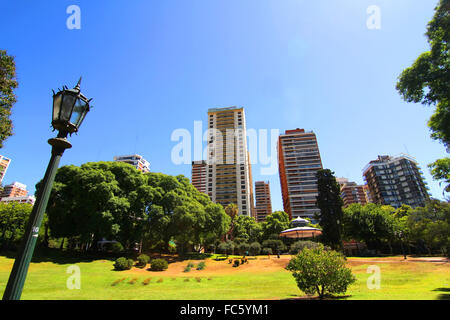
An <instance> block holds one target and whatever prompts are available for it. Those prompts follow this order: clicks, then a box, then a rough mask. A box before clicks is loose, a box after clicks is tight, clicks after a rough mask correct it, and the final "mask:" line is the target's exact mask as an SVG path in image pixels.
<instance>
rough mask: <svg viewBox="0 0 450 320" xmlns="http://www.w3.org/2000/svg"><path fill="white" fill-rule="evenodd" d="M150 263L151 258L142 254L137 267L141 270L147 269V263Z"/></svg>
mask: <svg viewBox="0 0 450 320" xmlns="http://www.w3.org/2000/svg"><path fill="white" fill-rule="evenodd" d="M149 261H150V257H149V256H148V255H146V254H141V255H139V256H138V257H137V264H136V266H137V267H139V268H145V266H146V265H147V263H148V262H149Z"/></svg>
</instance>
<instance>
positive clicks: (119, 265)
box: [114, 257, 134, 271]
mask: <svg viewBox="0 0 450 320" xmlns="http://www.w3.org/2000/svg"><path fill="white" fill-rule="evenodd" d="M133 264H134V261H133V260H132V259H127V258H125V257H120V258H118V259H117V260H116V262H114V269H115V270H119V271H122V270H130V269H131V268H132V267H133Z"/></svg>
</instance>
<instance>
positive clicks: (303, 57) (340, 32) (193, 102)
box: [0, 0, 446, 211]
mask: <svg viewBox="0 0 450 320" xmlns="http://www.w3.org/2000/svg"><path fill="white" fill-rule="evenodd" d="M437 3H438V1H437V0H433V1H423V0H396V1H391V0H360V1H357V2H356V1H354V0H329V1H304V0H283V1H279V0H246V1H242V0H228V1H219V0H210V1H207V2H206V1H201V0H188V1H185V0H183V1H182V0H172V1H167V2H158V1H144V0H142V1H133V2H129V1H124V0H118V1H114V2H96V1H87V0H78V1H75V2H74V1H68V0H61V1H57V2H50V1H45V2H41V1H36V2H29V1H24V0H17V1H8V2H5V3H2V10H1V12H0V27H1V28H2V30H8V31H7V32H3V33H2V37H1V49H4V50H7V52H8V54H10V55H13V56H15V62H16V71H17V80H18V82H19V88H18V89H17V90H16V91H15V93H16V95H17V100H18V101H17V103H16V104H15V105H14V107H13V109H12V120H13V125H14V136H12V137H10V138H9V139H8V140H7V141H6V142H5V143H4V147H3V148H2V149H0V154H1V155H3V156H5V157H8V158H10V159H11V160H12V161H11V164H10V166H9V168H8V171H7V172H6V176H5V178H4V180H3V184H4V185H6V184H9V183H11V182H13V181H19V182H21V183H24V184H26V185H27V186H28V190H30V193H31V194H33V193H34V186H35V184H36V183H37V182H38V181H39V180H40V179H42V177H43V175H44V172H45V169H46V167H47V164H48V160H49V158H50V146H49V145H48V144H47V140H48V139H49V138H52V137H54V136H55V133H54V132H52V131H51V127H50V121H51V108H52V94H51V89H57V88H58V87H61V86H62V85H63V84H64V85H67V86H68V87H73V86H74V85H75V84H76V82H77V81H78V78H79V77H80V76H83V81H82V84H81V90H82V92H83V93H84V94H85V95H86V96H87V97H89V98H93V101H92V105H93V106H94V107H93V109H92V111H91V112H90V113H89V114H88V115H87V117H86V120H85V122H84V123H83V125H82V127H81V128H80V132H79V133H78V134H77V135H73V136H72V137H70V138H69V140H70V141H71V143H72V144H73V148H72V149H69V150H67V151H66V152H65V154H64V156H63V157H62V160H61V166H62V165H69V164H74V165H77V166H79V165H81V164H83V163H86V162H92V161H113V157H114V156H118V155H126V154H139V155H142V156H143V157H144V158H145V159H146V160H148V161H149V162H150V166H151V171H153V172H163V173H166V174H172V175H178V174H184V175H185V176H186V177H189V178H190V176H191V165H190V164H189V165H188V164H182V165H176V164H174V163H173V162H172V160H171V151H172V149H173V147H174V146H175V145H176V142H173V141H171V134H172V133H173V132H174V130H177V129H180V128H184V129H187V130H188V131H189V132H191V133H192V135H193V134H194V121H203V128H204V129H205V130H206V128H207V112H208V109H210V108H215V107H231V106H242V107H244V108H245V113H246V122H247V129H249V128H253V129H255V130H259V129H266V130H269V131H270V130H271V129H278V130H279V131H280V133H284V131H285V130H290V129H295V128H303V129H305V130H307V131H309V130H312V131H314V132H315V134H316V136H317V142H318V145H319V150H320V154H321V157H322V162H323V166H324V168H329V169H331V170H332V171H334V172H335V175H336V177H345V178H348V179H349V180H350V181H354V182H356V183H358V184H362V183H363V182H364V181H363V176H362V170H363V168H364V166H366V165H367V164H368V163H369V162H370V161H371V160H375V159H376V158H377V156H378V155H391V156H395V155H398V154H400V153H407V154H409V155H411V156H412V157H414V158H415V159H416V160H417V162H418V164H419V166H420V167H421V169H422V170H423V172H424V177H425V181H426V182H427V183H428V185H429V187H430V193H431V195H432V196H433V197H435V198H438V199H441V200H442V199H443V196H442V191H443V187H441V186H439V182H437V181H434V180H432V177H431V175H430V171H429V169H428V168H427V165H428V164H429V163H431V162H433V161H435V160H436V159H438V158H442V157H444V156H445V155H446V151H445V147H444V146H443V145H442V144H440V143H438V142H437V141H434V140H432V139H431V138H430V130H429V129H428V127H427V122H428V119H429V118H430V116H431V114H432V113H433V107H425V106H423V105H420V104H413V103H406V102H405V101H403V100H402V99H401V97H400V95H399V94H398V92H397V91H396V90H395V84H396V81H397V78H398V76H399V75H400V73H401V72H402V70H403V69H405V68H406V67H409V66H410V65H411V64H412V62H414V60H415V59H416V58H417V57H418V56H419V55H420V54H421V53H422V52H424V51H427V50H429V45H428V43H427V40H426V37H425V36H424V34H425V32H426V26H427V23H428V22H429V21H430V20H431V18H432V17H433V14H434V8H435V6H436V4H437ZM73 4H76V5H77V6H79V8H80V10H81V29H79V30H76V29H75V30H70V29H68V28H67V25H66V22H67V19H68V18H69V16H70V14H67V13H66V10H67V8H68V7H69V6H70V5H73ZM372 5H376V6H378V7H379V9H380V12H381V19H380V21H381V24H380V29H369V28H368V27H367V20H368V19H369V18H370V14H368V13H367V9H368V8H369V7H370V6H372ZM192 147H193V146H192ZM250 156H251V158H253V157H254V156H255V155H254V154H252V153H251V154H250ZM193 160H199V159H193ZM260 169H261V166H260V165H255V166H252V173H253V179H252V180H253V182H255V181H269V182H270V185H271V198H272V207H273V210H274V211H275V210H283V205H282V199H281V188H280V181H279V176H278V172H277V173H275V174H272V175H262V174H261V172H260Z"/></svg>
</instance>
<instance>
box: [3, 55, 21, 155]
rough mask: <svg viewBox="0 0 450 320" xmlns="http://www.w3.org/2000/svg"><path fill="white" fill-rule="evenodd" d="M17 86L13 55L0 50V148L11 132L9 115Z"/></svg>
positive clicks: (14, 100) (11, 126) (14, 101)
mask: <svg viewBox="0 0 450 320" xmlns="http://www.w3.org/2000/svg"><path fill="white" fill-rule="evenodd" d="M17 87H18V83H17V80H16V64H15V62H14V57H12V56H9V55H8V54H7V52H6V51H5V50H0V148H3V142H4V141H5V140H6V139H8V137H10V136H11V135H12V134H13V133H12V129H13V125H12V121H11V119H10V116H11V109H12V107H13V105H14V103H16V96H15V94H14V89H16V88H17Z"/></svg>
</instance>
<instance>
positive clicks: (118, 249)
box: [111, 242, 123, 253]
mask: <svg viewBox="0 0 450 320" xmlns="http://www.w3.org/2000/svg"><path fill="white" fill-rule="evenodd" d="M111 251H112V252H113V253H121V252H123V245H122V244H121V243H120V242H114V243H112V244H111Z"/></svg>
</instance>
